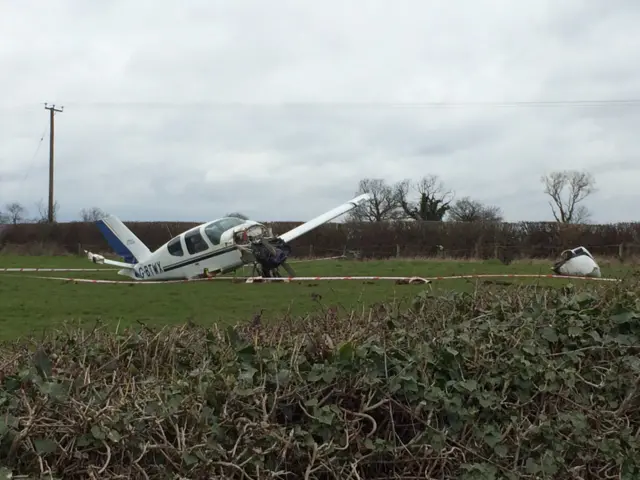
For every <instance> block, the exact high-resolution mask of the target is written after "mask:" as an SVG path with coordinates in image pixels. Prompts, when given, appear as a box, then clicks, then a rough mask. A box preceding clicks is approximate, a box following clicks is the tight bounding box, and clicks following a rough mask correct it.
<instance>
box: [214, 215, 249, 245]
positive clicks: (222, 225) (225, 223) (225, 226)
mask: <svg viewBox="0 0 640 480" xmlns="http://www.w3.org/2000/svg"><path fill="white" fill-rule="evenodd" d="M244 222H245V221H244V220H243V219H241V218H235V217H225V218H220V219H218V220H215V221H213V222H211V223H209V224H208V225H206V226H205V227H204V233H205V234H206V235H207V237H209V240H210V241H211V243H213V244H214V245H218V244H219V243H220V237H221V236H222V234H223V233H224V232H226V231H227V230H229V229H230V228H233V227H237V226H238V225H242V224H243V223H244Z"/></svg>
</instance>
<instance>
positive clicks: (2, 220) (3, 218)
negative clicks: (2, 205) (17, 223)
mask: <svg viewBox="0 0 640 480" xmlns="http://www.w3.org/2000/svg"><path fill="white" fill-rule="evenodd" d="M7 223H9V215H7V214H6V213H4V212H0V225H4V224H7Z"/></svg>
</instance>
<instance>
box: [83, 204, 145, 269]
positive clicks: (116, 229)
mask: <svg viewBox="0 0 640 480" xmlns="http://www.w3.org/2000/svg"><path fill="white" fill-rule="evenodd" d="M96 224H97V225H98V228H99V229H100V232H102V235H103V236H104V237H105V239H106V240H107V242H108V243H109V246H110V247H111V248H113V250H114V251H115V252H116V253H117V254H118V255H120V256H121V257H122V258H123V259H124V261H125V262H127V263H131V264H135V263H139V262H143V261H144V260H145V259H146V258H148V257H149V256H150V255H151V251H150V250H149V249H148V248H147V246H146V245H145V244H144V243H142V241H141V240H140V239H139V238H138V237H136V236H135V235H134V233H133V232H132V231H131V230H129V229H128V228H127V226H126V225H125V224H124V223H122V221H121V220H120V219H119V218H117V217H116V216H115V215H107V216H106V217H103V218H102V219H100V220H98V221H97V222H96Z"/></svg>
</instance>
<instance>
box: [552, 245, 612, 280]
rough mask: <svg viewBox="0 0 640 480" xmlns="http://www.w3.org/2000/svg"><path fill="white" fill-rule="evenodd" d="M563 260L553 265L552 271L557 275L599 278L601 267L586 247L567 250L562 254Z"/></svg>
mask: <svg viewBox="0 0 640 480" xmlns="http://www.w3.org/2000/svg"><path fill="white" fill-rule="evenodd" d="M560 258H561V260H559V261H557V262H556V263H554V264H553V267H552V268H551V270H553V273H555V274H556V275H567V276H570V277H598V278H600V277H601V276H602V274H601V273H600V267H599V266H598V264H597V263H596V261H595V260H594V258H593V256H592V255H591V253H589V250H587V249H586V248H584V247H576V248H572V249H571V250H565V251H563V252H562V253H561V254H560Z"/></svg>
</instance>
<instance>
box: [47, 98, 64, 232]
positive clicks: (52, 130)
mask: <svg viewBox="0 0 640 480" xmlns="http://www.w3.org/2000/svg"><path fill="white" fill-rule="evenodd" d="M44 108H45V110H49V223H53V136H54V135H53V132H54V129H53V116H54V115H55V113H56V112H62V110H64V107H60V108H56V106H55V105H51V106H48V105H47V104H46V103H45V104H44Z"/></svg>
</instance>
